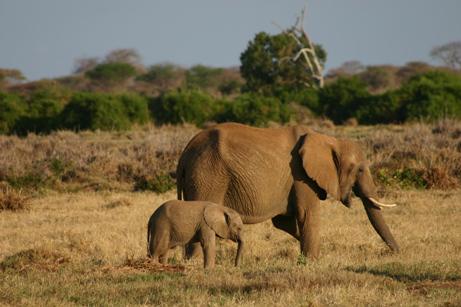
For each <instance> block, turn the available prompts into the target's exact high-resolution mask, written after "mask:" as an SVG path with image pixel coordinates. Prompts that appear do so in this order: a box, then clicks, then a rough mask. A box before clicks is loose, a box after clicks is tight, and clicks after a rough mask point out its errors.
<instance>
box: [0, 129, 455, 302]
mask: <svg viewBox="0 0 461 307" xmlns="http://www.w3.org/2000/svg"><path fill="white" fill-rule="evenodd" d="M460 127H461V125H460V124H458V123H451V124H447V123H445V124H437V125H433V126H430V125H422V124H414V125H411V126H394V127H391V126H388V127H387V126H386V127H375V128H369V127H354V128H332V127H322V126H319V127H318V128H319V129H320V130H324V131H325V132H328V133H331V134H335V135H347V136H349V137H353V138H358V139H360V140H361V141H362V142H363V143H364V146H365V148H366V149H367V152H368V154H369V157H370V160H371V162H372V163H373V165H372V169H373V170H374V172H375V173H376V180H377V182H378V183H379V187H380V193H381V196H382V198H383V200H385V201H387V202H394V201H395V202H397V203H398V204H399V206H398V207H396V208H390V209H386V210H385V212H384V216H385V218H386V220H387V222H388V224H389V226H390V228H391V230H392V232H393V234H394V236H395V237H396V239H397V241H398V243H399V244H400V247H401V252H400V253H399V254H392V253H390V252H389V251H388V249H387V248H386V246H385V245H384V243H383V242H382V241H381V240H380V239H379V237H378V235H377V234H376V233H375V232H374V231H373V229H372V227H371V225H370V224H369V222H368V220H367V218H366V214H365V212H364V210H363V208H361V207H362V206H361V204H360V202H359V201H357V200H356V201H355V202H354V204H353V208H352V209H347V208H345V207H344V206H342V205H340V204H339V203H337V202H333V201H325V202H324V205H323V207H322V226H323V227H322V231H321V234H322V246H321V258H320V259H319V260H318V261H316V262H311V261H309V260H307V259H304V258H302V257H300V256H299V246H298V243H297V241H296V240H294V239H293V238H291V237H290V236H289V235H287V234H285V233H283V232H281V231H279V230H276V229H275V228H273V227H272V226H271V223H270V222H266V223H262V224H258V225H248V226H246V228H245V232H246V235H247V238H248V242H247V245H246V247H247V248H246V251H245V254H244V259H243V264H242V265H241V266H240V267H238V268H235V267H233V266H232V262H233V261H232V260H233V258H234V256H235V252H236V245H235V244H234V243H232V242H227V241H222V240H220V241H219V243H218V253H217V264H218V265H217V268H216V269H215V270H214V271H204V270H203V269H202V264H203V263H202V259H196V260H193V261H191V262H184V261H183V260H182V253H181V251H180V250H179V249H177V250H175V252H174V253H173V254H172V258H171V259H170V264H169V265H168V266H165V267H162V266H158V265H154V264H152V263H150V262H149V261H148V260H147V258H146V223H147V219H148V218H149V216H150V215H151V214H152V212H153V211H154V210H155V208H156V207H157V206H158V205H160V204H161V203H162V202H163V201H165V200H168V199H171V198H175V195H176V194H175V192H174V191H170V192H166V193H163V194H158V193H154V192H151V191H147V190H148V189H145V190H144V191H139V190H142V189H141V188H142V187H146V186H147V187H150V186H149V184H148V183H149V182H150V181H149V180H147V179H149V178H150V177H148V175H149V172H152V173H154V172H156V171H157V172H159V171H161V173H162V174H167V173H168V172H170V171H172V170H174V165H175V161H176V159H177V157H178V156H179V154H180V151H181V149H182V147H183V146H184V145H185V143H186V142H187V140H188V139H189V138H190V136H192V135H193V134H194V133H196V132H197V129H196V128H193V127H185V128H174V127H169V128H168V127H167V128H161V129H158V128H152V129H150V130H139V131H135V132H128V133H125V134H109V133H80V134H75V133H70V132H59V133H56V134H53V135H50V136H43V137H40V136H34V135H31V136H29V137H27V138H25V139H18V138H16V137H2V138H1V139H0V143H1V145H2V147H0V151H1V155H0V156H1V157H2V158H1V159H0V166H1V168H0V171H1V172H0V178H1V180H3V181H4V183H3V184H4V186H6V185H8V186H9V187H10V188H8V189H3V194H2V195H1V196H2V197H3V199H0V200H2V201H3V204H5V203H7V202H6V201H5V199H7V198H8V199H7V200H9V201H10V203H12V204H15V203H17V204H20V203H21V202H24V203H26V204H27V208H26V209H22V210H15V209H20V208H19V207H20V206H19V205H18V207H17V208H16V207H14V206H10V207H7V206H5V207H4V208H5V209H4V210H0V304H4V305H21V306H28V305H34V306H36V305H47V306H48V305H59V306H62V305H155V306H162V305H163V306H170V305H184V306H189V305H247V306H248V305H256V306H261V305H267V306H274V305H275V306H277V305H279V306H290V305H303V306H305V305H380V306H382V305H401V306H421V305H423V306H424V305H427V306H433V305H452V306H459V305H461V224H460V217H461V191H460V190H459V166H460V165H461V160H460V151H461V146H460V144H461V129H460ZM57 161H59V162H57ZM121 165H122V166H121ZM139 178H141V179H139ZM5 182H7V183H5ZM143 183H144V186H143V185H142V184H143ZM162 184H165V183H164V182H163V181H162ZM162 184H160V186H162ZM165 185H167V186H168V183H166V184H165ZM154 186H155V185H154ZM0 190H1V189H0ZM134 190H137V191H134ZM5 191H7V192H8V191H10V192H8V193H9V194H8V193H7V192H5ZM11 191H13V192H11ZM14 191H16V192H17V194H14V193H16V192H14ZM19 191H21V192H19ZM0 202H1V201H0ZM0 207H1V206H0ZM8 208H9V210H8ZM11 209H13V210H11Z"/></svg>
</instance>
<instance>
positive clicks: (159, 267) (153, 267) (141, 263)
mask: <svg viewBox="0 0 461 307" xmlns="http://www.w3.org/2000/svg"><path fill="white" fill-rule="evenodd" d="M185 269H186V268H185V266H183V265H171V264H160V263H156V262H154V261H152V260H151V259H148V258H139V259H128V260H126V261H125V263H124V264H122V265H119V266H104V267H103V268H102V271H104V272H108V273H109V272H110V273H117V272H118V273H123V272H126V273H133V272H143V273H149V272H150V273H153V272H155V273H157V272H171V273H182V272H184V271H185Z"/></svg>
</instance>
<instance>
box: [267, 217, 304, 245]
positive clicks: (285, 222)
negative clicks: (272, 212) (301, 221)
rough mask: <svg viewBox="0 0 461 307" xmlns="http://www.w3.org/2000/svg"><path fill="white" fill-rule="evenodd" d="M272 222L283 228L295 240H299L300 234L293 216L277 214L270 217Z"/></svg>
mask: <svg viewBox="0 0 461 307" xmlns="http://www.w3.org/2000/svg"><path fill="white" fill-rule="evenodd" d="M272 224H273V225H274V226H275V227H276V228H278V229H280V230H283V231H285V232H287V233H289V234H290V235H292V236H293V237H294V238H296V239H297V240H300V238H301V235H300V232H299V228H298V223H297V221H296V218H295V217H294V216H286V215H277V216H275V217H273V218H272Z"/></svg>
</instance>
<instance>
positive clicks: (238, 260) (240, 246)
mask: <svg viewBox="0 0 461 307" xmlns="http://www.w3.org/2000/svg"><path fill="white" fill-rule="evenodd" d="M237 244H238V247H237V256H236V257H235V266H238V265H239V264H240V263H241V262H242V251H243V246H244V243H243V240H242V238H241V237H239V239H238V240H237Z"/></svg>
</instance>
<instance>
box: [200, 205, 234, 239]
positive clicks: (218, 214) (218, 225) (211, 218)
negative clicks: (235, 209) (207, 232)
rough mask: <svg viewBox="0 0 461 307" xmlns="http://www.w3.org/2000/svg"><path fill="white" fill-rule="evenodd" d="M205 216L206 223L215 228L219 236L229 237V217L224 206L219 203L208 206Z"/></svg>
mask: <svg viewBox="0 0 461 307" xmlns="http://www.w3.org/2000/svg"><path fill="white" fill-rule="evenodd" d="M203 217H204V219H205V223H206V224H207V225H208V226H209V227H210V228H211V229H213V231H214V232H216V234H217V235H218V236H219V237H221V238H223V239H226V238H228V237H229V226H228V225H227V224H228V221H229V217H228V216H227V213H226V212H225V211H224V209H223V208H222V207H220V206H217V205H210V206H207V207H206V208H205V211H204V212H203Z"/></svg>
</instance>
